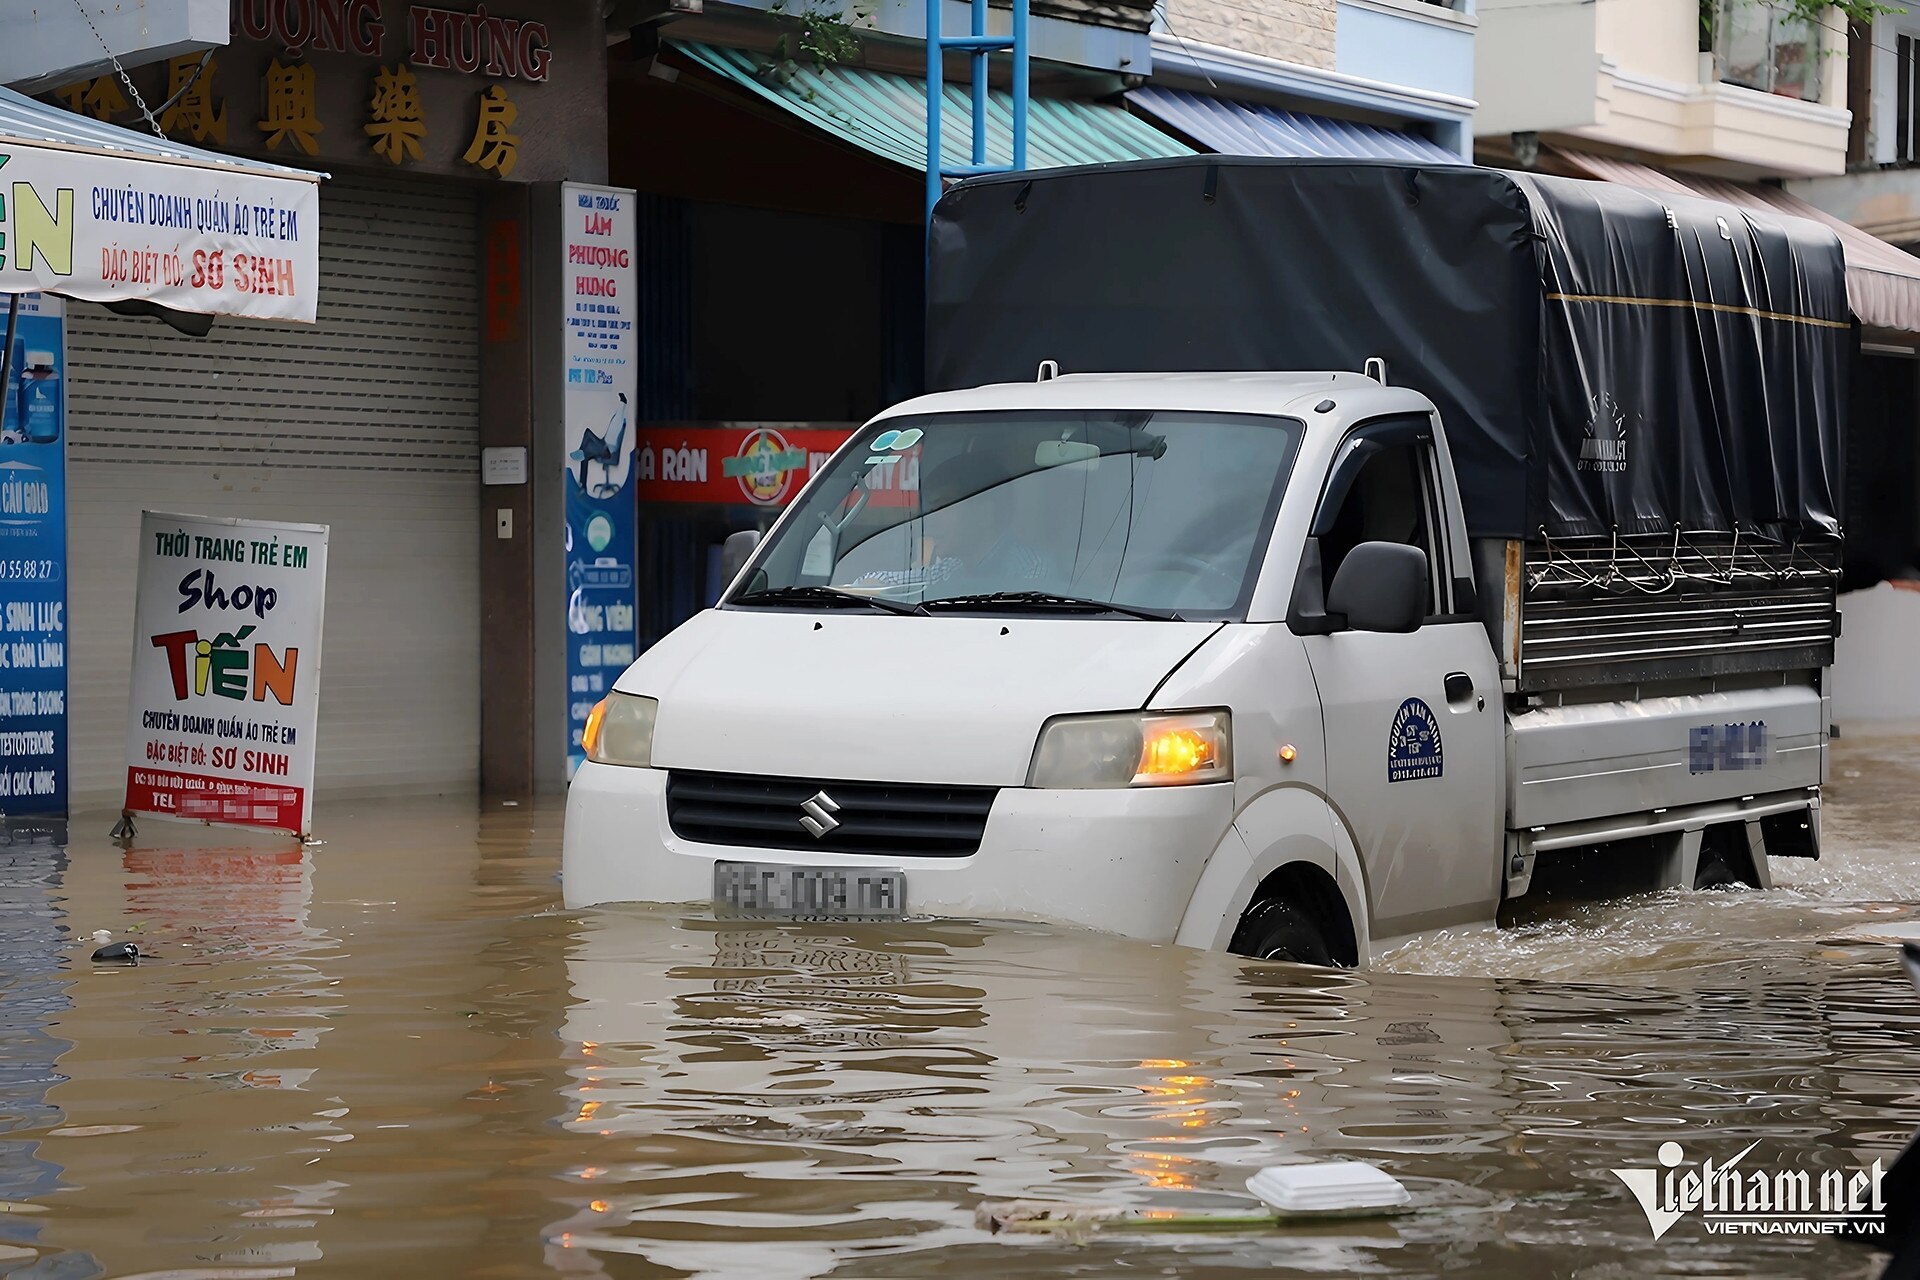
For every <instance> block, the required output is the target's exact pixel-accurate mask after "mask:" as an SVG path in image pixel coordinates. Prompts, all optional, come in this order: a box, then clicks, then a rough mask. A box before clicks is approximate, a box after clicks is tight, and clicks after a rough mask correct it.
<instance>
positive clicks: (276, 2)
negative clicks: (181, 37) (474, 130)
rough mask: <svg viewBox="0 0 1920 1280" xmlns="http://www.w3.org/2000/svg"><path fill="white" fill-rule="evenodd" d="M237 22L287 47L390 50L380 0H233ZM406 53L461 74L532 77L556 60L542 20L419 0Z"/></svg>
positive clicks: (248, 32)
mask: <svg viewBox="0 0 1920 1280" xmlns="http://www.w3.org/2000/svg"><path fill="white" fill-rule="evenodd" d="M234 9H235V15H234V25H235V26H236V27H238V28H239V30H240V32H241V33H242V34H244V35H245V36H246V38H247V39H249V40H270V41H272V42H273V43H275V44H277V45H279V46H280V48H281V49H282V50H283V51H284V52H286V53H287V54H289V55H292V54H298V53H301V52H302V51H304V50H305V49H307V48H308V47H309V46H311V47H312V48H314V49H317V50H320V51H322V52H326V53H357V54H362V55H364V56H366V57H371V58H384V57H385V56H386V55H387V24H386V22H385V21H383V20H382V18H381V14H380V0H235V4H234ZM406 34H407V61H409V62H411V63H412V64H413V65H414V66H416V67H435V68H438V69H439V70H442V71H448V70H451V71H458V72H460V73H461V74H463V75H488V76H505V77H507V78H508V79H510V80H519V79H527V80H532V81H535V82H536V83H537V82H540V81H543V80H545V79H546V78H547V72H548V69H549V68H550V67H551V66H552V65H553V52H552V48H553V41H552V39H551V38H550V36H549V35H548V32H547V24H546V23H544V22H533V21H525V20H522V19H519V18H508V17H503V16H501V15H499V14H493V13H488V12H487V8H486V6H485V5H480V6H478V7H477V8H475V9H473V10H472V11H470V12H469V11H465V10H460V9H440V8H434V7H432V6H429V5H423V4H416V5H411V6H409V7H408V9H407V20H406Z"/></svg>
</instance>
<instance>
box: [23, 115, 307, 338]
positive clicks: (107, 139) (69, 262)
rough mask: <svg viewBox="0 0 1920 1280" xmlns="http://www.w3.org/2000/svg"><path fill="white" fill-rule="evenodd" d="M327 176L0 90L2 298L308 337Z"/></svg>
mask: <svg viewBox="0 0 1920 1280" xmlns="http://www.w3.org/2000/svg"><path fill="white" fill-rule="evenodd" d="M323 176H324V175H322V174H317V173H306V172H303V171H301V170H298V169H287V168H282V167H281V166H279V165H270V164H259V163H256V162H254V161H250V160H239V159H235V158H234V157H232V156H224V155H219V154H217V153H215V152H212V151H201V150H198V149H197V148H194V147H185V146H181V145H179V144H178V143H175V142H172V141H169V140H167V139H165V138H158V137H153V136H150V135H147V134H142V133H136V132H135V131H133V130H131V129H121V128H116V127H115V126H113V125H109V124H102V123H100V122H99V121H97V120H91V119H88V118H87V117H85V116H80V115H75V114H74V113H72V112H70V111H63V110H61V109H60V108H58V107H49V106H47V105H45V104H44V103H39V102H35V101H34V100H33V99H31V98H27V97H22V96H21V95H20V94H17V93H14V92H12V91H11V90H7V89H0V190H4V191H5V193H6V201H5V207H4V208H0V235H4V237H5V239H4V242H0V294H9V293H34V292H41V293H56V294H60V295H62V296H65V297H69V298H83V299H85V300H87V301H89V302H104V303H108V304H110V305H115V306H119V307H122V308H127V309H145V310H147V311H159V312H166V311H172V312H190V313H197V314H200V315H222V316H255V317H260V318H265V319H273V320H300V321H305V322H308V323H311V322H312V321H313V318H314V303H315V300H316V298H317V297H318V295H319V288H320V271H319V266H320V186H319V184H320V179H321V178H322V177H323Z"/></svg>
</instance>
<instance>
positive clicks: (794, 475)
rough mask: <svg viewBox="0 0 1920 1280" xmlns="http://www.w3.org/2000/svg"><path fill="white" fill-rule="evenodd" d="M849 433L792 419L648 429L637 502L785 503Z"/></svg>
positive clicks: (642, 435) (640, 460)
mask: <svg viewBox="0 0 1920 1280" xmlns="http://www.w3.org/2000/svg"><path fill="white" fill-rule="evenodd" d="M852 434H853V433H852V431H851V429H849V428H844V427H812V426H806V425H796V424H794V423H735V424H732V425H729V426H725V427H675V426H656V427H645V428H642V429H641V432H640V442H639V451H638V457H637V467H638V470H639V476H640V480H639V489H638V495H639V499H640V501H642V502H705V503H715V502H718V503H726V504H728V505H732V506H743V505H744V506H753V507H783V506H785V505H786V504H787V503H789V502H791V501H792V500H793V496H794V495H795V494H797V493H799V492H800V490H801V489H802V488H803V487H804V486H805V485H806V483H807V481H808V480H809V479H811V478H812V476H813V473H814V472H815V471H817V470H819V469H820V468H821V467H823V466H825V465H826V463H827V459H828V458H830V457H832V456H833V451H834V450H835V449H838V448H839V447H840V446H841V445H842V444H843V443H845V442H846V439H847V437H848V436H850V435H852Z"/></svg>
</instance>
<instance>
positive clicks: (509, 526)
mask: <svg viewBox="0 0 1920 1280" xmlns="http://www.w3.org/2000/svg"><path fill="white" fill-rule="evenodd" d="M493 536H494V537H496V538H511V537H512V536H513V508H512V507H496V508H494V512H493Z"/></svg>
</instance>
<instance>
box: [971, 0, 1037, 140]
mask: <svg viewBox="0 0 1920 1280" xmlns="http://www.w3.org/2000/svg"><path fill="white" fill-rule="evenodd" d="M975 3H976V4H984V3H985V0H975ZM1013 167H1014V168H1015V169H1016V170H1019V169H1024V168H1026V167H1027V0H1013Z"/></svg>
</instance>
